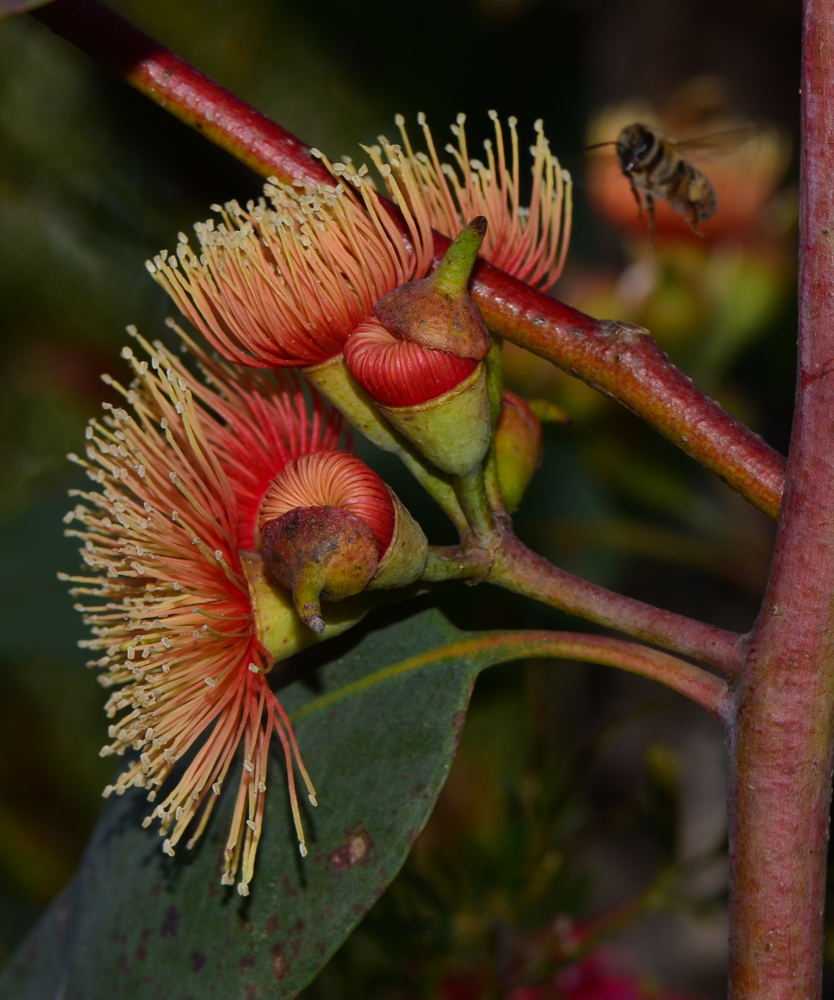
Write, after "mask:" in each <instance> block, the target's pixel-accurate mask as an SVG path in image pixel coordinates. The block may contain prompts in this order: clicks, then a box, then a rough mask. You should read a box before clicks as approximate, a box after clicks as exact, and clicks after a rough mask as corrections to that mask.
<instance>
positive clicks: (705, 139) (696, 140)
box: [673, 125, 762, 156]
mask: <svg viewBox="0 0 834 1000" xmlns="http://www.w3.org/2000/svg"><path fill="white" fill-rule="evenodd" d="M761 134H762V130H761V129H760V128H759V127H758V126H756V125H743V126H740V127H739V128H728V129H723V130H722V131H720V132H710V133H708V134H707V135H699V136H694V137H693V138H691V139H676V140H673V141H674V143H675V145H676V146H677V148H678V149H679V150H681V151H682V152H696V151H697V152H709V153H711V154H713V156H717V155H721V154H723V155H724V156H730V155H732V154H733V153H734V152H735V151H736V150H737V149H738V148H739V146H743V145H744V144H745V143H747V142H750V141H751V140H753V139H756V138H757V137H759V136H760V135H761Z"/></svg>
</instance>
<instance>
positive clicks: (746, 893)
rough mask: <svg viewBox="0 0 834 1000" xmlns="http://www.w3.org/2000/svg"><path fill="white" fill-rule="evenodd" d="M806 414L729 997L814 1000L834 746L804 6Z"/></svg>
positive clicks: (738, 787) (821, 270)
mask: <svg viewBox="0 0 834 1000" xmlns="http://www.w3.org/2000/svg"><path fill="white" fill-rule="evenodd" d="M802 68H803V79H802V104H803V118H804V121H803V149H802V184H801V207H800V281H799V296H800V299H799V366H798V382H797V406H796V414H795V417H794V428H793V436H792V440H791V449H790V457H789V462H788V482H787V488H786V491H785V506H784V514H783V516H782V520H781V523H780V527H779V533H778V537H777V543H776V552H775V555H774V562H773V567H772V570H771V579H770V582H769V584H768V590H767V594H766V597H765V602H764V605H763V608H762V612H761V614H760V616H759V620H758V623H757V625H756V628H755V630H754V632H753V635H752V641H751V644H750V647H749V652H748V654H747V657H746V660H745V662H744V665H743V668H742V671H741V673H740V675H739V678H738V688H737V691H736V692H735V698H736V704H737V708H736V718H735V721H734V723H733V724H732V725H731V727H730V761H731V797H730V803H731V847H730V858H731V865H732V868H731V872H732V878H731V896H730V915H731V980H730V982H731V996H732V997H733V998H734V1000H742V998H743V1000H753V998H754V997H755V998H756V1000H777V998H778V1000H788V998H790V1000H806V998H807V1000H815V998H817V997H819V995H820V989H821V973H822V940H823V939H822V928H823V901H824V896H825V874H826V853H827V846H828V817H829V804H830V794H831V776H832V766H831V759H832V746H834V628H833V627H832V625H834V621H832V618H833V617H834V599H833V598H832V595H834V448H832V442H834V378H832V370H833V369H832V364H834V18H832V11H831V4H830V3H829V2H827V0H805V20H804V45H803V67H802Z"/></svg>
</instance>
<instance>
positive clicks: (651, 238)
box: [646, 191, 657, 250]
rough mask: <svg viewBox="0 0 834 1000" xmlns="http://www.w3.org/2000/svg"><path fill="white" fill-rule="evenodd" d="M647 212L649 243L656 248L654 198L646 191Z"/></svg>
mask: <svg viewBox="0 0 834 1000" xmlns="http://www.w3.org/2000/svg"><path fill="white" fill-rule="evenodd" d="M646 214H647V215H648V217H649V244H650V246H651V248H652V250H656V249H657V247H656V246H655V245H654V229H655V225H654V198H653V197H652V196H651V195H650V194H649V192H648V191H647V192H646Z"/></svg>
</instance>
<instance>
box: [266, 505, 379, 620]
mask: <svg viewBox="0 0 834 1000" xmlns="http://www.w3.org/2000/svg"><path fill="white" fill-rule="evenodd" d="M263 539H264V541H263V550H262V551H263V559H264V563H265V564H266V566H267V568H268V569H269V571H270V573H271V574H272V575H273V577H274V578H275V579H276V580H277V582H278V583H279V584H280V585H281V586H282V587H285V588H286V589H287V590H290V591H292V596H293V604H294V605H295V609H296V611H297V612H298V615H299V617H300V618H301V620H302V621H303V622H304V623H305V624H306V625H308V626H309V627H310V628H311V629H312V630H313V631H314V632H316V633H317V634H319V635H321V634H322V633H323V632H324V630H325V621H324V618H323V617H322V611H321V602H322V601H323V600H326V601H341V600H343V599H344V598H345V597H352V596H353V595H354V594H358V593H359V592H360V591H362V590H364V589H365V587H366V586H367V585H368V583H369V582H370V581H371V579H373V576H374V574H375V573H376V571H377V567H378V565H379V549H378V545H377V541H376V538H375V537H374V534H373V532H372V531H371V529H370V528H369V527H368V525H367V524H366V523H365V522H364V521H363V520H362V518H361V517H357V516H356V515H355V514H351V513H350V511H348V510H345V509H344V508H343V507H296V508H294V509H293V510H291V511H288V512H287V513H286V514H283V515H282V516H281V517H279V518H276V519H275V520H274V521H270V523H269V524H268V525H267V526H266V527H265V528H264V533H263Z"/></svg>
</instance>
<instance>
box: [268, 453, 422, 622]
mask: <svg viewBox="0 0 834 1000" xmlns="http://www.w3.org/2000/svg"><path fill="white" fill-rule="evenodd" d="M259 525H260V529H261V533H262V535H263V560H264V563H265V565H266V566H267V568H268V569H269V571H270V573H271V574H272V576H273V577H274V578H275V580H276V581H277V582H278V583H279V584H280V585H281V586H282V587H285V588H286V589H287V590H290V591H292V595H293V603H294V604H295V608H296V610H297V612H298V614H299V616H300V617H301V619H302V620H303V621H304V622H305V623H306V624H307V625H308V626H309V627H310V628H311V629H313V631H314V632H316V633H318V634H322V633H323V632H324V629H325V621H324V618H323V617H322V611H321V601H322V600H327V601H341V600H344V599H345V598H346V597H351V596H353V595H354V594H358V593H359V592H360V591H362V590H364V589H365V588H366V587H367V586H368V585H369V584H371V583H372V582H373V583H374V587H375V588H377V589H378V588H383V587H395V586H405V585H406V584H408V583H412V582H413V581H414V580H416V579H418V578H419V576H420V574H421V573H422V571H423V568H424V567H425V564H426V559H427V557H428V545H427V543H426V540H425V536H424V535H423V533H422V531H421V530H420V528H419V526H418V525H417V524H416V523H415V522H414V521H413V520H412V519H411V516H410V515H409V514H408V512H407V511H406V510H405V508H404V507H403V506H402V504H401V503H400V502H399V500H398V499H397V498H396V497H395V495H394V494H393V493H392V492H391V490H389V489H388V487H387V486H386V485H385V483H383V481H382V480H381V479H380V478H379V476H378V475H377V474H376V473H375V472H373V471H372V470H371V469H369V468H368V467H367V466H366V465H365V464H364V463H363V462H361V461H360V460H359V459H358V458H355V457H354V456H352V455H347V454H345V453H344V452H317V453H314V454H311V455H304V456H303V457H302V458H299V459H296V460H295V461H293V462H290V463H288V464H287V466H286V468H285V469H284V470H283V471H282V472H281V473H280V474H279V475H278V476H276V477H275V479H274V480H273V481H272V483H271V484H270V486H269V489H268V490H267V493H266V496H265V497H264V500H263V503H262V505H261V510H260V514H259Z"/></svg>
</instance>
